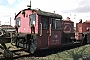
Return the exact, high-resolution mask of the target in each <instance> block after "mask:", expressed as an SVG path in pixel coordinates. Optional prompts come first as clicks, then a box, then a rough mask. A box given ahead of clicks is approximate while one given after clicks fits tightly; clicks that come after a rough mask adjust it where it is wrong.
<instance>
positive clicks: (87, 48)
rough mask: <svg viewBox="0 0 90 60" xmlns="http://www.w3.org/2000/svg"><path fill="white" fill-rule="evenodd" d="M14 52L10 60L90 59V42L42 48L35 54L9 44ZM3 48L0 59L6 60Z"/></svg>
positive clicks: (0, 51)
mask: <svg viewBox="0 0 90 60" xmlns="http://www.w3.org/2000/svg"><path fill="white" fill-rule="evenodd" d="M9 46H11V48H9V49H10V50H11V51H12V52H13V58H12V59H8V60H90V44H87V45H83V46H77V47H69V48H59V49H51V50H50V49H49V50H41V51H37V52H35V54H33V55H30V54H29V53H28V52H26V51H24V50H23V49H19V48H18V49H17V48H16V47H15V46H12V45H11V44H7V47H9ZM2 51H3V50H1V49H0V60H6V58H4V57H3V54H2V53H3V52H2Z"/></svg>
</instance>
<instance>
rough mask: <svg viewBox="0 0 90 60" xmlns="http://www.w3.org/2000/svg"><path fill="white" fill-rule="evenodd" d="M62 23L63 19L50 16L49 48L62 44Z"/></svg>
mask: <svg viewBox="0 0 90 60" xmlns="http://www.w3.org/2000/svg"><path fill="white" fill-rule="evenodd" d="M61 24H62V21H61V20H60V19H57V18H50V19H49V35H48V37H49V39H48V41H49V42H48V46H49V48H56V47H59V46H60V44H61V34H62V30H61Z"/></svg>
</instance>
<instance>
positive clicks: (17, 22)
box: [16, 17, 21, 27]
mask: <svg viewBox="0 0 90 60" xmlns="http://www.w3.org/2000/svg"><path fill="white" fill-rule="evenodd" d="M20 19H21V18H20V17H18V18H17V19H16V25H17V26H18V27H20Z"/></svg>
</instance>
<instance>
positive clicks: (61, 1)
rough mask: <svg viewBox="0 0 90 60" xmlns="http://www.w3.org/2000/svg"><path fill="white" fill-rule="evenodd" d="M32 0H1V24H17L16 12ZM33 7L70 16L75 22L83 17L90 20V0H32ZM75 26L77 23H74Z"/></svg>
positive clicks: (64, 17) (64, 16)
mask: <svg viewBox="0 0 90 60" xmlns="http://www.w3.org/2000/svg"><path fill="white" fill-rule="evenodd" d="M29 4H30V0H0V21H1V24H2V25H3V24H10V17H11V25H12V26H14V25H15V20H14V17H15V13H16V14H17V13H18V12H19V11H21V10H23V9H26V8H27V5H29ZM31 5H32V7H31V8H32V9H37V8H38V9H40V10H43V11H47V12H52V13H53V12H54V11H55V13H57V14H60V15H62V16H63V19H66V17H70V18H71V20H72V21H74V22H75V23H78V22H79V19H82V20H83V22H84V21H86V20H90V15H89V14H90V8H89V7H90V0H31ZM74 26H75V25H74Z"/></svg>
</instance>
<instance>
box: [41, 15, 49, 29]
mask: <svg viewBox="0 0 90 60" xmlns="http://www.w3.org/2000/svg"><path fill="white" fill-rule="evenodd" d="M41 23H42V29H48V17H46V16H42V17H41Z"/></svg>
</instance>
